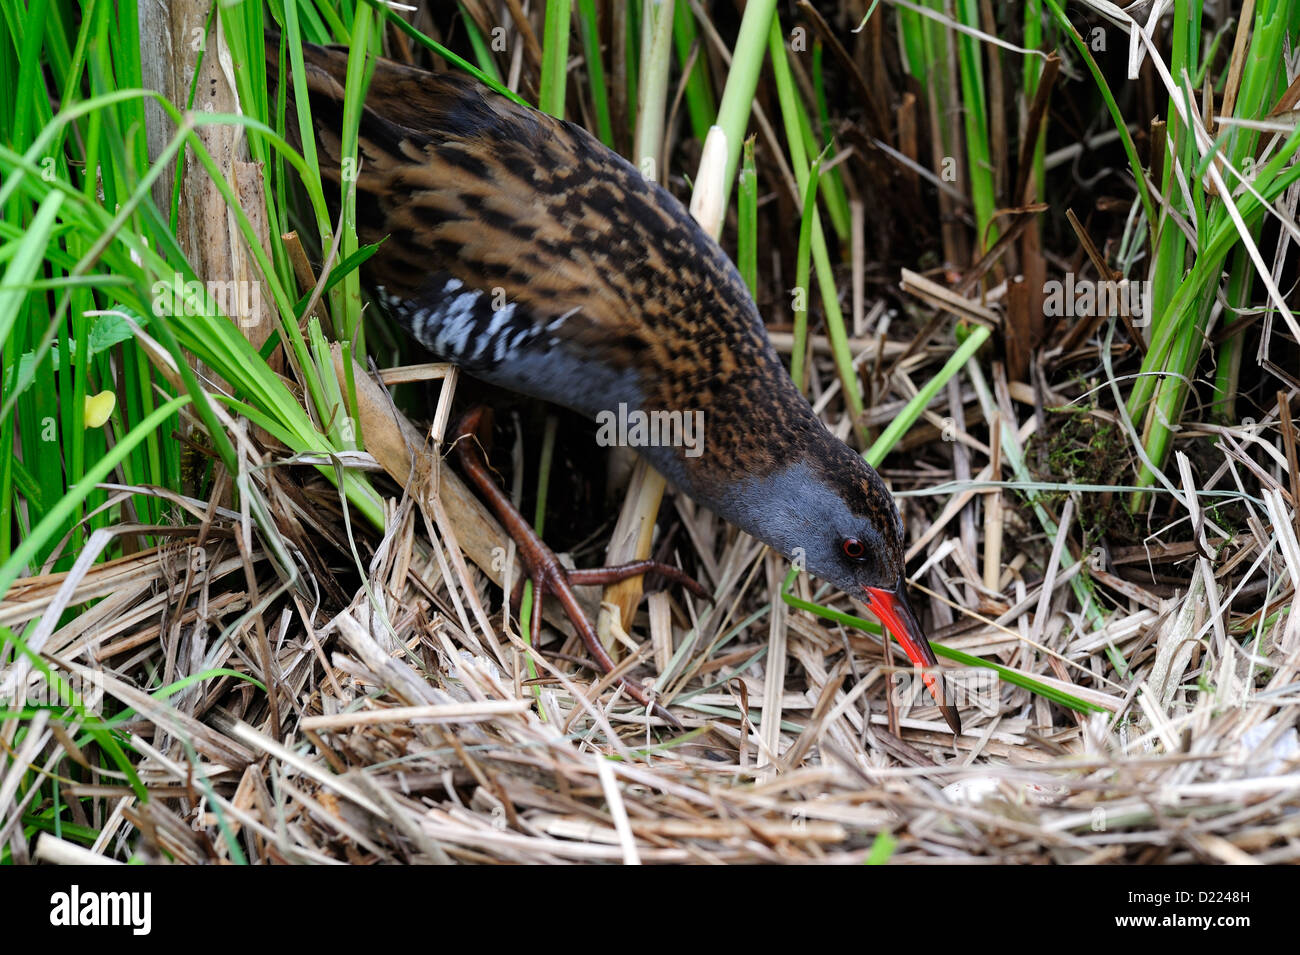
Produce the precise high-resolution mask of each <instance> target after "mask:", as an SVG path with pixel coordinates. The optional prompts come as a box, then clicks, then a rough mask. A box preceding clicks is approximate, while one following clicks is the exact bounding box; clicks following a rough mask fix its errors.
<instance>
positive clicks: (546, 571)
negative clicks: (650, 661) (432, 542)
mask: <svg viewBox="0 0 1300 955" xmlns="http://www.w3.org/2000/svg"><path fill="white" fill-rule="evenodd" d="M485 410H486V409H484V408H483V407H482V406H479V407H476V408H471V409H470V410H469V411H467V412H466V413H465V416H464V417H463V418H461V420H460V423H459V424H458V425H457V426H456V429H455V438H454V440H455V442H456V453H457V455H458V456H459V459H460V464H461V468H462V469H463V470H464V471H465V474H466V476H468V477H469V479H470V480H471V481H473V482H474V484H475V485H476V486H477V487H478V489H479V492H480V493H481V494H482V495H483V497H484V498H486V499H487V502H488V504H489V506H491V508H492V510H493V511H495V512H496V515H497V519H498V520H500V521H501V524H502V525H503V526H504V527H505V529H506V532H507V533H508V534H509V535H510V536H511V537H512V538H514V541H515V543H516V544H517V545H518V547H519V557H520V559H521V560H522V561H523V564H524V567H525V568H526V571H527V575H528V579H529V580H530V581H532V584H533V608H532V618H531V620H530V621H529V631H530V632H531V634H532V639H533V646H537V642H538V639H539V638H540V637H541V629H542V596H543V595H544V594H551V595H552V596H554V597H555V598H556V599H557V600H558V601H559V602H560V606H562V607H563V608H564V613H565V615H566V616H567V617H568V618H569V620H570V622H572V624H573V627H574V629H575V630H577V631H578V635H579V636H580V637H582V642H583V643H584V644H586V646H587V651H588V652H589V653H590V654H591V655H592V657H593V659H594V660H595V661H596V665H597V666H599V667H600V669H601V670H602V671H603V672H605V673H610V672H612V671H613V669H614V661H613V660H612V659H610V656H609V653H607V652H606V650H605V647H604V646H603V645H602V644H601V642H600V637H599V636H598V635H597V634H596V629H595V627H593V626H592V625H591V621H589V620H588V619H587V615H586V613H585V612H583V609H582V607H581V605H579V603H578V599H577V597H576V596H575V595H574V593H573V588H574V586H588V585H600V584H607V583H613V582H615V581H619V580H623V579H625V578H627V577H635V576H637V575H639V574H645V573H650V572H655V573H660V574H663V575H664V576H665V577H667V578H668V579H669V580H672V581H674V582H676V583H680V584H682V585H683V586H685V587H687V588H688V589H690V590H691V591H692V592H694V593H696V594H699V595H700V596H702V597H704V598H706V599H707V598H708V593H707V591H705V590H704V588H703V587H701V586H700V585H699V583H697V582H696V581H695V580H693V579H691V578H690V577H688V576H687V575H686V574H683V573H682V572H681V571H680V570H678V569H677V568H675V567H669V566H667V565H666V564H661V563H659V562H658V561H653V560H638V561H633V562H632V563H630V564H620V565H619V566H617V567H599V568H595V569H593V570H568V569H567V568H565V567H564V565H562V564H561V563H560V560H559V558H558V557H556V556H555V552H554V551H553V550H551V549H550V548H549V547H547V546H546V544H545V543H544V542H543V541H542V539H541V538H540V537H538V536H537V534H536V533H535V532H534V531H533V529H532V527H531V526H530V525H529V524H528V522H527V521H525V520H524V518H523V515H522V514H520V513H519V511H518V509H516V508H515V506H514V504H512V503H511V501H510V498H508V497H507V496H506V494H505V492H504V491H502V490H501V488H500V487H498V486H497V483H496V481H494V480H493V479H492V475H491V474H490V473H488V468H487V463H486V460H485V458H484V456H483V453H482V450H481V445H480V444H479V428H480V426H481V425H483V423H484V412H485ZM520 586H522V581H521V582H520ZM619 681H620V682H621V683H622V684H623V686H624V687H625V688H626V689H627V692H628V694H629V695H631V697H632V698H633V699H634V700H636V701H637V702H638V703H640V704H641V705H642V706H644V707H646V708H647V709H649V710H651V711H652V712H653V713H654V714H655V715H656V716H659V717H661V718H662V719H664V720H666V721H667V722H669V723H670V724H672V725H674V726H678V727H680V726H681V723H679V722H678V721H677V719H676V718H674V717H673V715H672V714H671V713H669V712H668V711H667V710H666V709H664V707H663V706H661V705H660V704H658V703H655V702H653V701H652V700H651V699H650V697H649V696H647V695H646V692H645V690H644V689H642V688H641V687H640V686H638V685H637V684H636V683H633V682H632V681H631V680H629V679H627V678H626V677H620V678H619Z"/></svg>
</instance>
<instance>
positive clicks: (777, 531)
mask: <svg viewBox="0 0 1300 955" xmlns="http://www.w3.org/2000/svg"><path fill="white" fill-rule="evenodd" d="M821 431H822V434H824V435H825V439H824V440H818V441H816V443H815V444H814V445H813V447H812V448H810V449H806V450H807V451H808V452H809V453H806V454H804V455H802V456H801V457H800V458H799V459H797V460H795V461H794V462H793V463H790V464H787V465H786V466H785V467H783V468H779V469H777V470H776V471H774V472H772V473H770V474H768V475H765V476H764V477H762V478H759V479H756V480H755V481H754V482H753V484H754V485H755V486H753V487H752V488H747V490H746V493H744V494H743V495H741V498H742V500H741V501H740V508H739V510H740V511H741V512H742V513H739V514H737V515H736V516H733V517H732V520H734V521H735V522H736V523H737V524H738V525H739V526H741V527H744V528H745V529H746V530H748V531H749V532H750V533H751V534H753V535H754V536H756V537H758V538H759V539H760V540H762V541H764V542H765V543H767V544H770V545H771V546H773V547H775V548H776V549H777V550H779V551H781V553H782V554H784V555H785V556H786V557H787V558H789V559H790V560H791V561H792V562H793V563H794V564H795V566H797V567H799V568H800V569H801V570H806V571H808V572H809V573H811V574H813V575H814V576H817V577H820V578H821V579H822V580H826V581H829V582H830V583H832V584H834V585H835V586H836V587H838V588H839V589H840V590H842V591H844V592H845V593H846V594H848V595H849V596H851V597H853V598H854V599H856V600H860V601H862V602H863V603H865V604H866V605H867V607H868V608H869V609H870V610H871V612H872V613H873V614H875V615H876V617H877V618H878V619H879V620H880V622H881V623H882V624H883V625H884V626H885V627H886V629H887V630H888V631H889V632H890V633H891V634H893V635H894V637H895V638H896V639H897V640H898V642H899V644H900V645H901V646H902V648H903V650H904V652H906V654H907V656H908V659H910V660H911V661H912V663H913V665H914V666H917V667H919V668H923V669H925V670H926V671H927V672H926V674H925V675H924V677H923V679H924V681H925V685H926V686H927V687H928V688H929V690H930V693H931V695H932V696H934V698H935V701H936V702H937V703H938V704H939V708H940V710H941V711H942V712H943V715H944V718H945V719H946V720H947V721H948V724H949V726H951V727H952V729H953V732H955V733H960V732H961V721H960V719H959V717H958V716H957V711H956V709H955V708H954V707H952V706H951V705H950V704H949V703H947V702H946V701H945V700H944V698H943V693H942V684H941V682H940V679H939V677H938V674H937V667H938V661H937V660H936V659H935V655H934V650H933V649H931V647H930V642H929V641H928V640H927V639H926V636H925V633H924V631H923V630H922V629H921V625H920V623H919V622H918V621H917V619H916V614H915V613H914V612H913V611H912V606H911V604H910V603H909V602H908V598H907V581H906V578H905V570H904V547H903V521H902V517H901V516H900V515H899V513H898V507H897V506H896V505H895V503H894V499H893V497H892V496H891V495H890V493H889V489H888V488H886V487H885V483H884V481H882V480H881V479H880V475H879V474H877V473H876V471H875V469H873V468H872V467H871V466H870V465H869V464H867V463H866V461H864V460H863V459H862V458H861V457H860V456H859V455H857V454H855V453H854V452H853V451H852V450H850V449H849V448H848V447H847V446H846V445H845V444H843V443H842V442H841V441H839V440H837V439H835V438H834V437H832V436H831V435H830V434H829V433H826V432H825V430H824V429H821ZM932 668H933V669H932Z"/></svg>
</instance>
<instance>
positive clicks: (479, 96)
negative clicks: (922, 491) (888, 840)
mask: <svg viewBox="0 0 1300 955" xmlns="http://www.w3.org/2000/svg"><path fill="white" fill-rule="evenodd" d="M271 46H273V44H268V49H270V48H271ZM304 59H305V61H306V66H307V85H308V89H309V93H310V103H311V108H312V114H313V122H314V124H315V126H316V130H315V132H316V140H317V144H318V148H319V150H320V153H321V166H322V172H323V173H325V174H326V175H327V177H329V178H331V179H332V180H333V181H334V182H335V183H336V184H337V183H338V182H339V181H340V171H339V170H340V152H341V150H340V140H339V136H338V130H339V128H340V126H341V123H342V102H343V85H342V78H343V77H344V76H345V74H346V63H347V51H346V50H343V49H335V48H325V47H314V46H307V47H304ZM289 113H290V115H291V116H292V115H293V113H294V110H293V109H292V107H291V108H290V110H289ZM360 153H361V156H360V168H359V172H358V175H357V179H356V184H357V214H358V231H359V233H360V237H361V239H362V240H363V241H366V242H379V241H381V240H383V246H382V247H381V249H380V251H379V252H378V253H377V254H376V255H375V257H374V258H373V259H372V260H371V261H370V262H369V263H367V273H368V274H367V278H368V281H370V282H371V283H373V284H374V285H375V286H376V287H377V289H378V290H380V293H381V297H382V298H383V300H384V301H385V303H386V304H387V306H388V307H389V308H390V309H391V310H392V311H393V313H394V314H395V315H396V316H397V317H398V318H399V320H401V321H402V322H403V324H405V325H406V326H407V328H408V329H409V330H410V331H411V332H412V333H413V334H414V335H415V336H416V337H417V338H418V339H420V340H421V341H422V342H423V343H424V344H426V345H427V346H429V347H430V348H431V349H432V350H433V351H435V352H436V353H439V354H441V355H442V356H443V357H445V358H446V359H448V360H450V361H453V362H455V363H456V364H458V365H461V366H462V367H463V368H464V369H465V370H466V371H468V372H470V373H471V374H474V375H475V376H477V377H480V378H484V379H486V380H488V381H491V382H493V383H497V384H501V385H503V386H505V387H508V388H511V389H513V390H516V391H521V392H523V393H526V394H530V395H533V396H535V397H538V398H542V399H545V400H548V401H553V402H556V403H558V404H562V405H565V406H567V407H570V408H574V409H575V410H578V411H580V412H582V413H584V414H587V415H588V416H595V415H597V414H599V413H600V412H603V411H610V412H612V411H614V409H616V408H618V407H619V406H620V405H625V406H626V407H628V408H630V409H633V410H637V411H642V412H660V411H662V412H683V413H691V412H697V411H698V412H702V413H703V421H704V443H703V453H702V454H699V455H698V456H692V455H690V454H688V453H687V449H686V448H683V447H677V448H667V447H648V448H638V450H639V451H641V452H642V453H643V454H645V456H646V457H648V458H649V459H650V461H651V463H653V464H654V465H655V466H656V467H657V468H658V469H659V470H660V471H661V472H663V473H664V474H665V475H666V476H667V477H668V478H670V479H671V480H673V481H674V482H675V483H676V484H677V485H678V486H679V487H680V488H681V490H683V491H685V492H686V493H687V494H689V495H691V496H692V497H694V498H695V499H696V500H698V501H699V502H700V503H702V504H704V505H705V506H707V507H709V508H710V509H712V510H714V511H715V512H716V513H718V514H720V515H721V516H723V517H724V518H726V519H728V520H730V521H732V522H733V523H735V524H737V525H738V526H739V527H741V528H742V529H743V530H745V531H748V532H749V533H751V534H753V535H754V536H755V537H757V538H759V539H760V540H763V541H764V542H766V543H768V544H770V545H772V546H773V547H775V548H777V549H778V550H780V551H781V552H782V553H783V554H785V555H786V556H793V557H794V558H795V559H796V560H798V561H800V562H801V563H802V565H803V566H804V567H806V569H808V570H809V571H811V572H812V573H815V574H817V575H819V576H822V577H824V578H826V579H828V580H830V581H831V582H832V583H834V584H836V585H837V586H839V587H840V588H841V589H843V590H845V591H846V592H848V593H850V594H851V595H853V596H855V597H858V598H859V599H862V600H864V601H866V602H867V603H868V605H869V606H871V607H872V609H873V610H875V611H876V613H877V615H878V616H881V618H882V621H883V622H884V623H886V625H887V626H889V628H890V629H891V630H892V631H893V632H894V633H895V635H896V636H897V637H898V638H899V640H900V643H902V645H903V647H904V649H905V650H907V653H908V656H909V657H910V658H911V659H912V660H913V662H914V663H916V664H917V665H918V666H934V665H935V664H936V661H935V658H934V655H933V652H932V651H931V649H930V647H929V645H928V643H927V642H926V641H925V637H924V635H923V634H922V632H921V630H920V627H919V625H918V624H916V621H915V618H914V617H913V616H912V613H911V610H910V608H909V607H908V606H907V601H906V596H905V587H904V586H903V583H902V575H903V546H902V524H901V521H900V519H899V516H898V511H897V509H896V507H895V506H894V503H893V500H892V498H891V497H890V495H889V493H888V491H887V490H886V488H885V486H884V484H883V482H881V480H880V478H879V476H878V475H877V474H876V473H875V471H874V470H872V469H871V468H870V467H869V466H868V465H867V464H866V463H865V462H864V461H863V460H862V458H861V457H860V456H859V455H857V454H855V453H854V452H853V451H851V450H850V449H849V448H848V447H847V446H846V445H844V444H843V442H841V441H839V440H837V439H836V438H834V437H833V436H832V435H831V434H830V433H829V432H828V431H827V430H826V428H825V427H824V426H823V425H822V424H821V422H820V421H818V420H817V418H816V416H815V415H814V414H813V412H812V409H811V407H809V405H808V402H807V401H806V400H805V399H804V398H803V396H802V395H800V394H799V392H798V391H797V390H796V389H795V387H794V385H793V383H792V382H791V381H790V377H789V375H788V374H787V373H786V371H785V368H784V367H783V366H782V364H781V363H780V360H779V358H778V357H777V355H776V352H775V351H774V350H773V348H772V346H771V344H770V342H769V341H768V338H767V334H766V331H765V330H764V327H763V323H762V320H761V318H760V317H759V315H758V311H757V309H756V307H755V305H754V302H753V300H752V298H751V297H750V295H749V293H748V290H747V289H746V288H745V287H744V284H743V282H742V281H741V279H740V276H739V274H738V273H737V272H736V270H735V268H734V266H733V265H732V263H731V262H730V260H729V259H728V258H727V256H726V255H725V253H723V251H722V250H721V248H719V246H718V245H717V243H716V242H714V241H713V240H712V239H711V238H710V237H709V236H707V235H706V234H705V233H704V232H703V231H702V230H701V229H700V228H699V226H698V225H697V224H696V223H695V221H694V220H693V219H692V218H691V216H690V215H689V213H688V212H687V211H686V210H685V209H684V208H683V207H682V205H681V203H679V202H678V201H677V200H676V199H675V198H674V197H673V196H672V195H671V194H669V193H668V192H667V191H666V190H664V189H663V188H661V187H660V186H658V185H657V184H655V183H653V182H649V181H647V180H646V179H644V178H643V177H642V176H641V175H640V173H639V172H638V171H637V170H636V169H635V168H634V167H633V166H632V165H631V164H629V163H628V162H626V161H625V160H623V159H622V158H621V157H619V156H617V155H616V154H615V153H613V152H611V151H610V150H608V149H606V148H605V147H604V146H603V145H601V144H600V143H599V142H598V141H597V140H596V139H595V138H594V137H592V136H591V135H590V134H588V133H587V132H586V131H585V130H583V129H581V128H580V127H578V126H575V125H573V124H571V123H567V122H564V121H561V120H558V119H554V118H553V117H550V116H547V115H545V114H542V113H539V112H537V111H535V110H531V109H528V108H526V107H521V106H518V105H516V104H514V103H512V102H510V101H509V100H507V99H505V98H504V97H500V96H497V95H496V94H493V93H491V92H489V91H487V90H485V89H484V88H482V87H481V86H480V85H479V84H478V83H477V82H475V81H474V80H472V79H469V78H467V77H462V76H459V75H455V74H450V73H438V74H435V73H429V72H426V71H423V70H418V69H414V68H411V67H406V66H402V65H399V64H396V63H391V62H388V61H384V60H380V61H377V62H376V67H375V71H374V75H373V79H372V80H371V83H370V87H369V91H368V94H367V99H366V108H365V111H364V115H363V118H362V123H361V136H360ZM467 463H468V462H467ZM528 546H529V547H534V548H540V547H544V545H541V544H540V542H529V545H528ZM537 553H538V555H541V552H540V551H538V552H537ZM547 553H549V552H547ZM543 556H544V555H541V556H538V557H537V560H538V561H542V560H543ZM552 589H554V588H552ZM887 618H888V619H887ZM575 623H576V621H575ZM579 629H580V630H581V629H582V628H581V627H579ZM927 682H928V683H930V684H931V688H932V690H933V691H935V693H936V698H938V688H939V686H938V684H937V683H935V682H934V681H933V677H932V676H927ZM940 705H941V708H942V709H943V712H944V715H945V717H946V718H947V719H948V722H949V724H950V725H951V726H952V727H953V729H954V731H955V732H959V731H960V722H959V720H958V718H957V714H956V711H955V709H954V708H952V707H951V706H949V705H947V704H946V703H944V702H943V701H942V700H940Z"/></svg>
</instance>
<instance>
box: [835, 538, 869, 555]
mask: <svg viewBox="0 0 1300 955" xmlns="http://www.w3.org/2000/svg"><path fill="white" fill-rule="evenodd" d="M840 550H842V551H844V556H845V557H847V558H848V559H849V560H866V559H867V547H866V545H865V544H863V543H862V541H860V540H858V539H857V538H856V537H846V538H844V540H842V541H841V542H840Z"/></svg>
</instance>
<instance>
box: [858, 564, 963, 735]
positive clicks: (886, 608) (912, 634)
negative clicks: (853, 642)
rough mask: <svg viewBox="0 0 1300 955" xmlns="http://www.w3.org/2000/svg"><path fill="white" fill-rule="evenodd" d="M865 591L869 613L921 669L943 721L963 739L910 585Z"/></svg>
mask: <svg viewBox="0 0 1300 955" xmlns="http://www.w3.org/2000/svg"><path fill="white" fill-rule="evenodd" d="M865 589H866V592H867V609H869V610H870V611H871V612H872V613H874V614H875V615H876V616H877V617H878V618H879V619H880V622H881V623H882V624H884V625H885V629H886V630H888V631H889V632H890V633H892V634H893V635H894V637H895V638H896V639H897V640H898V642H899V643H900V644H901V645H902V647H903V652H904V653H906V654H907V658H908V659H909V660H911V661H912V664H913V666H916V667H919V668H921V670H922V677H921V679H923V680H924V681H925V685H926V688H927V689H928V690H929V691H930V695H931V696H932V697H934V701H935V702H936V703H938V704H939V711H940V712H941V713H943V718H944V719H945V720H947V721H948V726H949V727H950V728H951V729H952V731H953V733H954V734H956V735H958V736H960V735H961V717H960V716H958V715H957V708H956V707H955V706H952V705H951V704H949V703H947V702H946V701H945V700H944V698H943V682H942V681H943V677H942V676H941V675H940V674H939V661H938V660H937V659H936V658H935V655H934V650H932V649H930V641H929V640H927V639H926V638H925V633H924V632H923V631H922V630H921V625H920V624H919V623H918V622H917V620H916V614H914V613H912V605H911V604H909V603H908V602H907V582H906V581H905V580H903V579H902V578H901V577H900V578H899V581H898V586H897V587H896V588H894V590H892V591H890V590H885V589H884V588H883V587H867V588H865Z"/></svg>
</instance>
